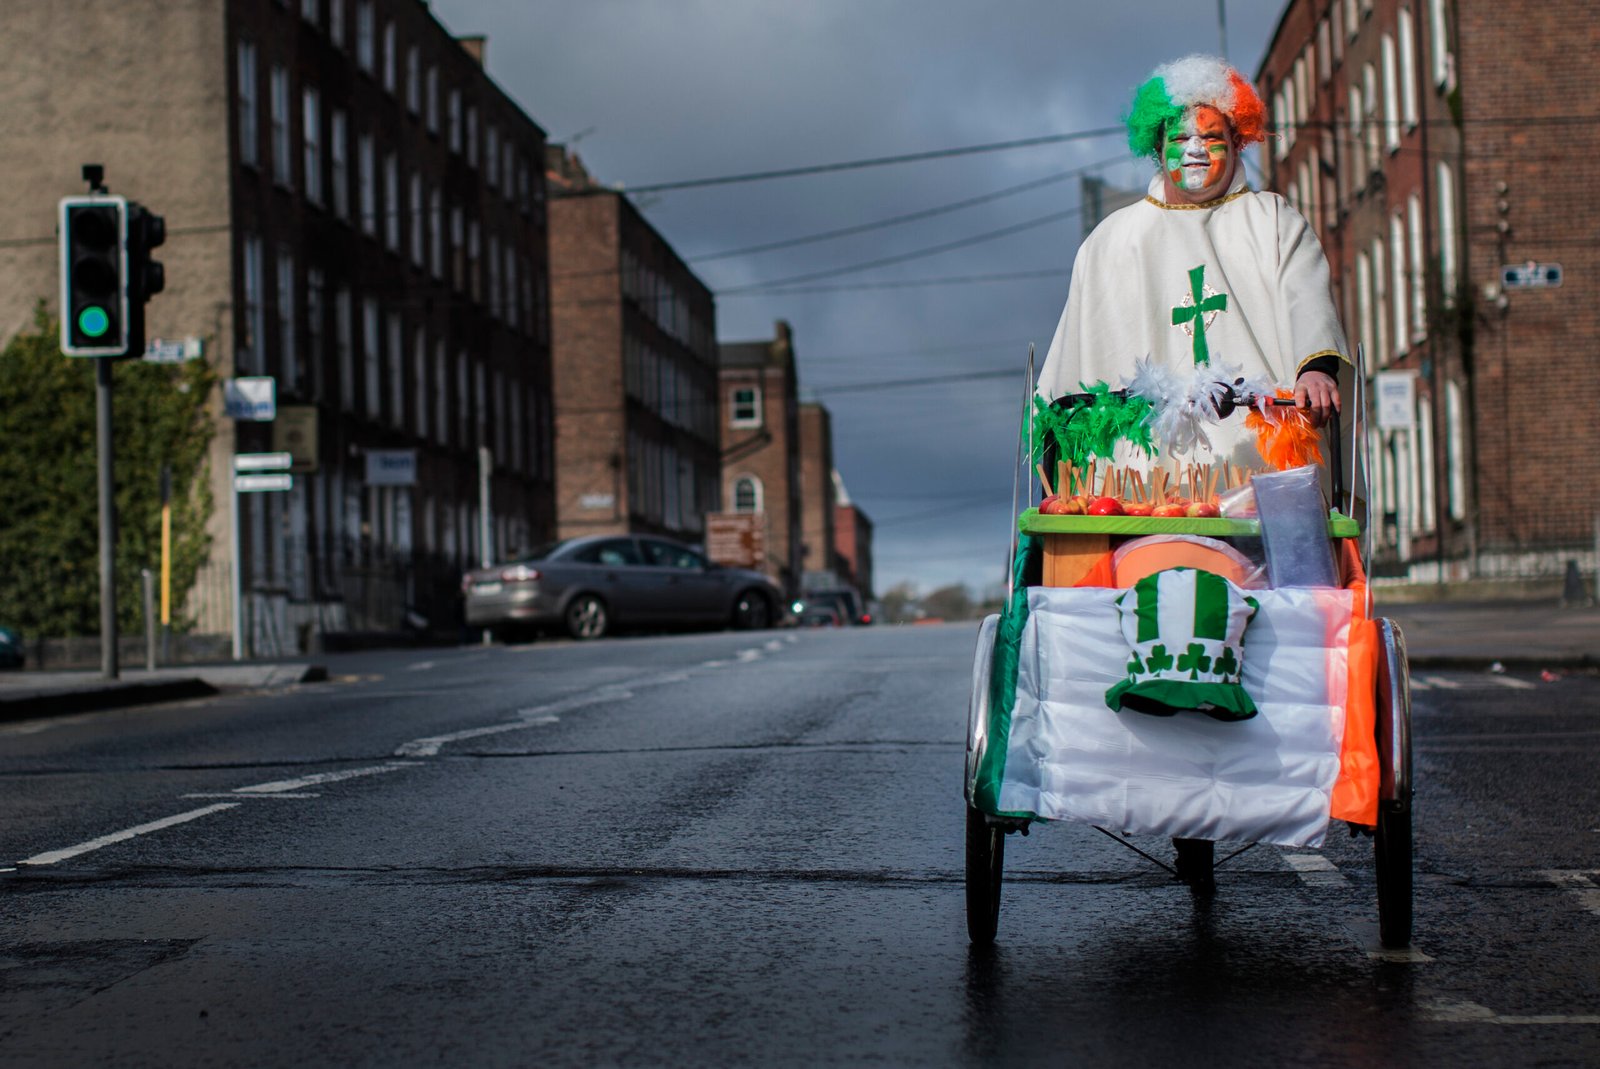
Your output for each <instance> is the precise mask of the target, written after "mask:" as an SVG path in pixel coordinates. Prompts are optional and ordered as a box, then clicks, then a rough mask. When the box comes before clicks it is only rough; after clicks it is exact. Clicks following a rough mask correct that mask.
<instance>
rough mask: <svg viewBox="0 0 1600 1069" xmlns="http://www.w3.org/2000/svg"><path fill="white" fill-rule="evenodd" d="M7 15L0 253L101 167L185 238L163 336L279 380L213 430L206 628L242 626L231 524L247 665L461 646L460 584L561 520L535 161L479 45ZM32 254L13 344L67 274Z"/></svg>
mask: <svg viewBox="0 0 1600 1069" xmlns="http://www.w3.org/2000/svg"><path fill="white" fill-rule="evenodd" d="M12 14H13V16H14V18H15V19H16V20H20V22H21V23H22V25H13V26H11V27H10V30H11V32H10V33H9V34H8V35H7V41H6V44H5V45H4V46H0V47H4V48H5V49H6V53H7V64H8V67H10V69H11V70H12V71H13V74H14V77H12V78H10V79H8V81H7V83H6V84H7V86H8V87H10V92H12V93H14V94H16V99H11V100H5V101H0V111H3V112H5V113H6V115H7V118H6V119H5V120H3V122H4V125H3V126H0V145H3V146H4V147H5V148H6V149H7V150H8V151H7V152H6V155H7V157H8V158H10V159H13V160H18V161H23V160H26V161H27V163H26V164H25V165H24V166H22V167H19V168H18V170H17V171H15V172H13V174H14V180H15V181H14V186H13V190H12V196H10V197H8V198H7V200H6V202H5V204H4V205H3V206H0V218H3V219H4V230H5V232H8V233H20V232H24V231H29V228H30V227H31V228H32V229H33V230H38V229H40V228H41V226H48V223H47V222H45V221H47V220H50V219H51V218H52V215H53V209H54V203H55V200H56V198H58V197H59V196H61V195H63V194H65V193H69V192H75V191H76V185H75V183H76V176H77V168H78V164H79V163H80V162H86V161H93V162H100V163H103V164H105V166H106V174H107V179H108V182H109V183H110V184H111V186H112V188H113V190H114V191H115V192H119V193H124V194H126V195H127V196H129V197H131V198H134V199H138V200H140V201H142V202H143V203H145V204H146V205H147V206H149V207H150V208H151V209H152V210H154V211H156V212H157V213H159V214H163V215H165V217H166V221H167V227H168V235H169V237H168V242H167V244H166V246H164V247H163V248H162V249H161V250H160V253H159V254H158V255H159V257H160V258H161V259H162V260H163V261H164V262H165V263H166V268H167V285H166V292H165V293H163V294H162V295H161V296H160V297H158V298H157V299H156V300H155V301H153V302H152V303H151V305H150V308H149V324H148V333H149V335H150V336H152V337H156V336H159V337H165V338H181V337H187V336H194V337H199V338H201V339H203V341H204V343H205V352H206V359H208V360H210V361H212V362H213V364H214V365H215V367H216V368H217V370H218V372H219V373H220V375H221V376H222V377H223V378H224V379H229V378H235V377H244V376H251V377H259V376H265V377H270V378H272V379H273V380H274V382H275V385H276V396H277V406H278V420H277V421H275V423H250V422H242V421H240V422H236V421H233V420H230V419H227V418H224V415H223V412H222V408H221V404H220V399H218V402H217V404H216V407H215V410H214V411H215V413H216V418H217V435H216V438H215V440H214V447H213V453H212V458H211V465H210V468H211V478H212V480H213V484H212V490H213V493H214V496H215V500H216V502H217V510H216V514H215V515H214V516H213V518H212V522H211V524H210V530H211V534H212V542H213V549H212V558H211V565H210V567H209V569H208V570H207V572H203V573H202V583H201V585H200V587H199V588H197V592H196V595H195V597H196V599H198V600H197V603H195V604H192V605H191V607H190V608H191V614H192V615H194V616H196V617H197V618H198V621H199V625H200V628H201V629H202V630H227V629H228V626H229V624H228V621H229V618H230V616H231V605H230V604H228V600H227V597H226V594H227V583H226V580H225V578H223V581H221V582H216V580H217V579H218V578H219V573H220V577H226V576H227V575H228V574H229V573H230V572H231V570H232V568H233V567H234V564H235V562H234V561H233V560H232V554H231V551H230V538H229V530H230V521H231V520H232V518H233V516H232V514H231V510H233V509H237V510H238V514H237V515H238V526H239V530H240V532H241V559H240V560H239V561H238V562H237V563H238V566H239V568H240V578H241V581H242V586H243V588H244V591H245V597H246V606H245V608H246V610H247V611H246V613H245V616H246V620H247V627H248V629H249V632H250V641H249V642H248V646H249V647H250V648H251V650H252V651H253V652H256V653H263V654H265V653H272V652H277V651H287V650H291V649H293V648H294V646H295V645H296V644H297V640H303V639H304V638H305V637H306V636H308V635H309V634H311V633H314V632H317V631H328V632H332V631H340V630H346V629H349V630H394V629H398V628H400V627H402V626H407V625H408V624H409V626H412V627H428V628H432V629H438V630H443V629H447V628H449V627H451V626H453V622H454V620H455V618H456V614H457V613H458V611H459V609H458V598H457V582H458V578H459V575H460V570H461V569H462V568H463V567H467V566H472V565H475V564H476V563H478V561H479V559H480V557H482V556H484V555H487V556H490V557H500V556H504V555H506V554H508V553H510V552H513V551H514V550H515V549H516V548H517V547H520V546H524V545H528V544H530V543H533V542H537V541H543V540H545V539H547V538H548V537H550V535H551V534H552V533H553V531H554V519H555V515H554V500H553V474H554V464H553V450H552V439H553V433H552V428H553V421H552V413H551V392H550V351H549V337H550V320H549V310H548V309H549V299H548V278H549V266H548V256H547V248H548V241H547V235H546V203H545V194H544V180H543V156H544V141H545V137H544V132H543V131H542V130H541V129H540V128H539V126H538V125H537V124H535V123H534V122H533V121H532V120H531V119H529V118H528V117H527V116H526V115H525V114H524V113H523V112H522V111H521V110H520V108H518V106H517V105H516V104H515V103H514V102H513V101H512V100H511V99H510V98H509V97H507V96H506V95H505V94H504V93H503V92H501V91H500V89H499V88H498V87H496V86H495V84H494V83H493V82H492V81H491V80H490V78H489V77H488V76H487V75H486V73H485V71H484V69H483V66H482V62H481V60H482V56H483V42H482V40H481V39H476V40H468V41H459V40H456V39H454V38H452V37H451V36H450V34H449V33H448V32H447V31H446V30H445V28H444V27H443V26H441V25H440V24H439V23H438V22H437V21H436V20H435V19H434V18H433V17H432V15H431V14H430V12H429V9H428V6H427V4H426V3H423V2H421V0H292V2H290V0H188V2H185V3H180V4H171V3H165V2H161V0H129V2H126V3H118V4H113V5H104V4H93V3H89V2H87V0H64V2H63V3H59V4H52V5H23V6H22V7H21V8H19V9H18V10H17V11H15V12H13V13H12ZM74 71H76V72H82V71H94V72H96V74H97V75H100V76H103V77H102V78H101V79H100V80H99V81H98V82H94V80H92V79H87V78H84V77H82V76H80V75H74V76H72V77H65V76H63V75H62V73H61V72H74ZM92 82H93V83H94V84H91V83H92ZM29 232H31V231H29ZM25 251H26V255H9V256H5V257H4V258H3V259H0V293H3V294H4V296H0V301H4V302H5V303H4V305H3V306H0V322H4V324H5V325H6V327H7V329H15V328H16V327H17V325H18V324H19V320H20V318H21V315H22V311H21V306H22V305H23V304H25V303H31V302H32V301H33V300H34V299H35V298H36V297H37V296H40V295H44V294H49V293H53V292H54V277H55V268H54V263H53V257H52V253H53V250H52V249H50V248H43V249H31V248H30V249H27V250H25ZM291 429H292V432H293V433H286V432H288V431H290V430H291ZM284 447H288V448H292V449H293V451H294V453H295V486H294V489H293V490H292V491H290V492H288V493H269V494H250V495H245V494H237V495H236V494H234V493H233V491H232V486H231V475H232V471H233V457H234V455H235V454H236V453H257V452H267V451H273V450H274V449H276V448H284ZM484 500H487V503H488V507H487V509H480V502H482V501H484ZM208 572H209V574H210V578H211V581H210V583H209V585H208V579H207V573H208ZM219 590H220V592H221V594H222V595H223V596H222V597H221V598H217V597H214V596H211V595H213V594H215V593H216V592H217V591H219Z"/></svg>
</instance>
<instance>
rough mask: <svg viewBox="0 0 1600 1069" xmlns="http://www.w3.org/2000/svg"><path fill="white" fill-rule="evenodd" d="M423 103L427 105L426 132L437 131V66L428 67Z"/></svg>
mask: <svg viewBox="0 0 1600 1069" xmlns="http://www.w3.org/2000/svg"><path fill="white" fill-rule="evenodd" d="M424 85H425V98H424V101H423V102H424V104H425V105H426V106H427V121H428V133H430V134H436V133H438V132H439V68H438V67H434V66H430V67H429V68H428V76H427V80H426V82H425V83H424Z"/></svg>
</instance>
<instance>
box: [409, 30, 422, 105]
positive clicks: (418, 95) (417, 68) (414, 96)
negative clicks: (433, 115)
mask: <svg viewBox="0 0 1600 1069" xmlns="http://www.w3.org/2000/svg"><path fill="white" fill-rule="evenodd" d="M406 109H407V110H408V111H410V112H411V114H413V115H421V114H422V49H421V48H419V47H417V46H416V45H412V46H411V47H410V48H408V49H406Z"/></svg>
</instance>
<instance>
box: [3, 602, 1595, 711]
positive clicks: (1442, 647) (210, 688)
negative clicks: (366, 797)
mask: <svg viewBox="0 0 1600 1069" xmlns="http://www.w3.org/2000/svg"><path fill="white" fill-rule="evenodd" d="M1376 614H1377V615H1378V616H1386V617H1388V618H1390V619H1392V620H1394V621H1395V622H1396V623H1398V624H1399V625H1400V629H1401V631H1402V633H1403V634H1404V635H1405V638H1406V651H1407V654H1408V657H1409V660H1410V663H1411V666H1412V667H1413V668H1434V669H1465V670H1478V671H1482V670H1491V671H1492V670H1495V669H1496V666H1498V668H1499V669H1500V670H1504V671H1534V672H1539V671H1546V670H1548V671H1573V670H1582V669H1600V608H1596V607H1573V608H1566V607H1562V606H1561V605H1560V604H1559V603H1558V602H1556V601H1554V600H1548V601H1515V602H1509V601H1501V602H1458V601H1436V602H1405V603H1401V604H1386V603H1385V602H1384V600H1383V592H1382V589H1381V588H1380V589H1379V591H1378V593H1377V609H1376ZM327 678H328V670H327V668H326V667H324V666H322V665H317V664H309V663H301V662H290V663H271V664H266V663H248V664H221V665H184V666H177V667H173V668H159V669H156V670H155V671H153V672H150V671H146V670H145V669H143V668H135V669H127V670H124V671H123V672H122V673H121V678H120V679H117V680H107V679H105V678H103V677H102V676H101V675H100V673H99V672H29V671H21V672H0V721H4V720H22V719H28V718H31V717H41V716H58V715H61V714H64V713H81V712H89V711H92V710H97V709H118V708H125V707H127V706H133V705H143V704H148V703H153V702H169V701H182V700H187V699H191V698H203V697H210V696H212V695H215V694H220V693H223V692H226V691H244V690H271V689H277V688H281V687H288V686H293V685H297V684H301V683H316V682H322V681H325V680H327Z"/></svg>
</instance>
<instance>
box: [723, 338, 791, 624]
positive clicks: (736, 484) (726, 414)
mask: <svg viewBox="0 0 1600 1069" xmlns="http://www.w3.org/2000/svg"><path fill="white" fill-rule="evenodd" d="M718 354H719V368H718V373H717V374H718V384H719V390H718V395H717V396H718V404H719V409H720V411H719V417H718V420H717V425H718V427H719V428H720V431H719V433H720V435H721V440H722V492H723V500H724V501H726V503H727V507H728V509H729V510H730V511H733V512H755V513H760V514H761V515H763V516H764V517H765V518H766V539H765V541H766V550H767V561H766V564H765V566H764V568H763V569H762V570H763V571H765V572H766V573H767V574H768V575H770V576H772V578H773V579H774V580H775V581H776V582H777V583H778V585H779V586H781V587H783V589H784V591H785V592H786V593H787V594H788V596H789V597H791V598H793V597H796V596H798V595H799V593H800V589H801V575H802V573H803V570H804V564H803V559H802V556H801V554H802V537H801V506H800V398H799V383H798V381H797V379H796V375H795V361H794V335H793V332H792V331H791V330H790V328H789V324H788V323H785V322H783V321H782V320H779V321H778V323H777V325H776V326H775V328H774V331H773V337H772V338H771V339H770V340H763V341H750V342H730V343H725V344H723V345H720V346H719V347H718Z"/></svg>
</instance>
